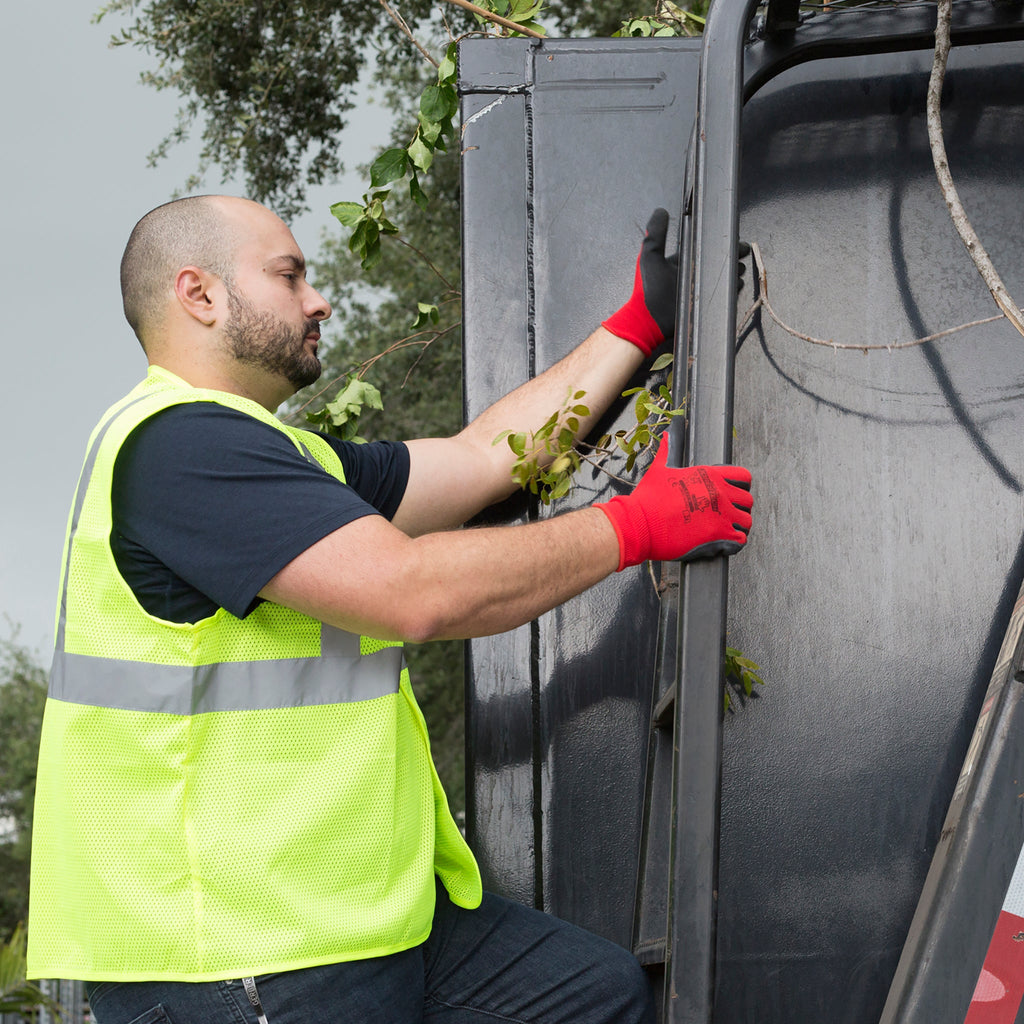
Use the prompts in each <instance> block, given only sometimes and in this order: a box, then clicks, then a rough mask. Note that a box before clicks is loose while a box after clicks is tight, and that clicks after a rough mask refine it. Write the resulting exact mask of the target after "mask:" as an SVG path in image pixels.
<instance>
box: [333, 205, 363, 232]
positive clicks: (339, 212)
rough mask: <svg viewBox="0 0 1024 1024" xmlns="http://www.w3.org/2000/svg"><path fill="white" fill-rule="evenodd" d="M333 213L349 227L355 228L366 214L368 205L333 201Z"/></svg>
mask: <svg viewBox="0 0 1024 1024" xmlns="http://www.w3.org/2000/svg"><path fill="white" fill-rule="evenodd" d="M331 213H332V214H333V215H334V216H335V217H337V218H338V220H339V221H341V223H342V224H344V225H345V227H347V228H354V227H355V226H356V224H358V223H359V221H360V220H362V218H363V216H364V215H365V214H366V207H365V206H361V205H360V204H359V203H333V204H332V205H331Z"/></svg>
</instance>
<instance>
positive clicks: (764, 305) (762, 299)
mask: <svg viewBox="0 0 1024 1024" xmlns="http://www.w3.org/2000/svg"><path fill="white" fill-rule="evenodd" d="M750 252H751V254H752V255H753V257H754V267H755V268H756V270H757V279H758V283H759V286H760V289H761V294H760V296H759V297H758V299H757V301H756V302H755V303H754V304H753V305H752V306H751V307H750V309H749V310H748V311H747V315H746V317H745V318H744V320H743V323H742V326H741V327H740V332H742V330H743V327H745V326H746V324H747V322H748V321H749V320H750V318H751V317H752V316H753V315H754V313H755V312H756V311H757V310H758V309H764V310H765V312H766V313H767V314H768V315H769V316H770V317H771V318H772V320H774V321H775V323H776V324H778V326H779V327H781V328H782V330H784V331H785V332H786V333H787V334H792V335H793V337H794V338H799V339H800V340H801V341H806V342H809V343H810V344H811V345H822V346H824V347H825V348H832V349H849V350H851V351H855V352H881V351H885V352H894V351H895V350H896V349H901V348H914V347H915V346H916V345H924V344H925V343H926V342H929V341H936V340H938V339H939V338H945V337H947V336H948V335H950V334H956V333H957V331H965V330H967V328H968V327H980V326H981V325H982V324H990V323H994V322H995V321H996V320H1003V319H1005V317H1006V314H1005V313H997V314H996V315H995V316H988V317H985V318H983V319H981V320H972V321H971V322H970V323H967V324H958V325H957V326H956V327H947V328H946V329H945V330H944V331H937V332H936V333H935V334H929V335H927V336H926V337H924V338H915V339H914V340H913V341H894V342H891V343H890V344H888V345H856V344H850V343H844V342H839V341H833V340H832V339H831V338H815V337H814V336H813V335H810V334H804V333H803V331H798V330H797V329H796V328H795V327H790V326H789V324H787V323H786V322H785V321H784V320H783V319H782V318H781V317H780V316H779V314H778V313H776V312H775V310H774V309H773V308H772V304H771V302H770V301H769V300H768V271H767V270H765V266H764V260H763V259H762V258H761V249H760V247H759V246H758V244H757V243H756V242H751V243H750ZM740 332H737V333H740Z"/></svg>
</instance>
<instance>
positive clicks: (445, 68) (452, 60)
mask: <svg viewBox="0 0 1024 1024" xmlns="http://www.w3.org/2000/svg"><path fill="white" fill-rule="evenodd" d="M458 52H459V44H458V43H455V42H452V43H449V44H448V49H447V50H445V52H444V57H443V58H442V59H441V63H440V64H439V65H438V66H437V80H438V82H439V83H440V84H441V85H447V84H449V83H452V82H454V81H455V75H456V71H457V65H456V55H457V54H458Z"/></svg>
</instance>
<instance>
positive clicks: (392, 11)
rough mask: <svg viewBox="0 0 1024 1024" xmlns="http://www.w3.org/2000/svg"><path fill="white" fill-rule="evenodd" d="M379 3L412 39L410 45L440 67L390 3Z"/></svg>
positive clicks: (386, 0)
mask: <svg viewBox="0 0 1024 1024" xmlns="http://www.w3.org/2000/svg"><path fill="white" fill-rule="evenodd" d="M380 5H381V7H383V8H384V10H385V11H387V12H388V14H390V15H391V17H392V19H393V20H394V22H395V24H396V25H397V26H398V27H399V28H400V29H401V30H402V31H403V32H404V33H405V34H406V35H407V36H408V37H409V39H410V40H412V45H413V46H415V47H416V49H417V50H419V51H420V53H422V54H423V56H424V57H426V58H427V60H429V61H430V63H431V64H433V65H434V67H435V68H436V67H440V64H438V62H437V61H436V60H434V58H433V57H432V56H431V55H430V54H429V53H428V52H427V51H426V50H425V49H424V48H423V46H422V44H421V43H420V41H419V40H418V39H417V38H416V37H415V36H414V35H413V34H412V29H410V28H409V26H408V25H407V24H406V23H405V18H403V17H402V16H401V15H400V14H399V13H398V11H396V10H395V9H394V8H393V7H392V6H391V4H389V3H388V0H380Z"/></svg>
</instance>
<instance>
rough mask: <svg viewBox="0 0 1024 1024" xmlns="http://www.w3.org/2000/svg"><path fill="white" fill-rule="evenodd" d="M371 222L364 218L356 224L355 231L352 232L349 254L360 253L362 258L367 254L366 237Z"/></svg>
mask: <svg viewBox="0 0 1024 1024" xmlns="http://www.w3.org/2000/svg"><path fill="white" fill-rule="evenodd" d="M369 225H370V222H369V221H368V220H367V219H366V218H365V217H364V218H363V219H362V220H360V221H359V222H358V223H357V224H356V229H355V231H353V232H352V234H351V236H350V237H349V240H348V248H349V252H354V253H358V254H359V255H360V256H362V255H365V253H366V237H367V232H368V231H369Z"/></svg>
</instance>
